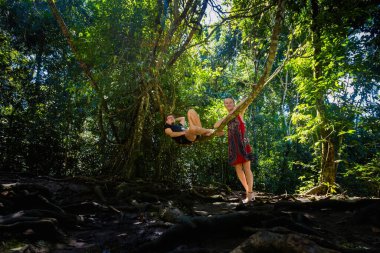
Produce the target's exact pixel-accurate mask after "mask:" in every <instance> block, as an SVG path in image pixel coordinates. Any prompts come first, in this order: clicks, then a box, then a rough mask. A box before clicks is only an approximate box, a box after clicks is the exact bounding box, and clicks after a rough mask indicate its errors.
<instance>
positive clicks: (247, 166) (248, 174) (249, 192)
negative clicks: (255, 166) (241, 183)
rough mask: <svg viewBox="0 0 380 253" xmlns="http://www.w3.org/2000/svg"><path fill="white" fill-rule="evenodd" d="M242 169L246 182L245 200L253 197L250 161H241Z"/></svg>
mask: <svg viewBox="0 0 380 253" xmlns="http://www.w3.org/2000/svg"><path fill="white" fill-rule="evenodd" d="M243 171H244V175H245V178H246V180H247V181H246V182H247V186H248V188H247V198H246V199H245V200H246V201H247V202H248V201H251V200H252V199H254V196H253V173H252V170H251V161H246V162H245V163H243Z"/></svg>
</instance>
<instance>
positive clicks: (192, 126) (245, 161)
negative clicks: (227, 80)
mask: <svg viewBox="0 0 380 253" xmlns="http://www.w3.org/2000/svg"><path fill="white" fill-rule="evenodd" d="M243 101H244V100H243ZM243 101H242V102H243ZM242 102H241V103H242ZM239 105H240V104H238V105H235V101H234V99H233V98H226V99H224V107H225V108H226V109H227V111H228V113H229V114H231V113H233V112H234V111H235V109H236V108H237V107H238V106H239ZM245 109H246V108H244V110H243V112H241V113H240V114H239V115H238V116H237V117H236V118H234V119H233V120H231V121H230V122H229V123H228V162H229V164H230V165H231V166H233V167H234V168H235V170H236V174H237V177H238V178H239V180H240V182H241V184H242V185H243V187H244V189H245V191H246V198H245V199H244V200H243V203H248V202H250V201H252V200H254V196H253V174H252V171H251V160H252V148H251V146H250V145H249V143H248V139H247V137H246V131H245V124H244V121H243V115H244V112H245ZM187 117H188V121H189V128H188V129H185V128H184V125H185V117H179V118H175V117H174V115H172V114H170V115H168V116H167V117H166V121H165V126H164V128H165V134H166V135H168V136H170V137H171V138H173V140H175V141H176V142H177V143H179V144H191V143H192V142H194V141H196V140H197V138H198V137H199V136H202V135H204V136H209V135H211V134H212V133H213V132H214V131H215V130H214V129H206V128H203V127H202V124H201V121H200V119H199V116H198V114H197V113H196V112H195V110H193V109H190V110H189V111H188V113H187ZM223 120H224V118H222V119H221V120H219V121H218V122H216V123H215V124H214V128H218V127H219V126H220V124H221V123H222V121H223ZM176 121H178V122H179V123H178V124H176V123H175V122H176ZM223 134H224V132H223V131H222V132H218V133H217V135H219V136H220V135H223Z"/></svg>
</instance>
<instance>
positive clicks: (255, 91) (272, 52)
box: [210, 0, 285, 137]
mask: <svg viewBox="0 0 380 253" xmlns="http://www.w3.org/2000/svg"><path fill="white" fill-rule="evenodd" d="M284 12H285V0H279V1H278V7H277V13H276V20H275V25H274V27H273V32H272V36H271V43H270V46H269V55H268V59H267V62H266V64H265V67H264V72H263V74H262V75H261V77H260V80H259V81H258V83H257V85H252V91H251V93H250V94H249V95H248V97H246V98H245V99H244V101H243V102H242V103H241V105H240V106H239V107H238V108H237V109H236V110H235V111H234V112H233V113H231V114H229V115H227V117H226V118H225V119H224V120H223V121H222V123H221V124H220V126H219V127H218V128H217V129H216V131H215V133H214V134H213V135H211V136H210V137H212V136H215V134H216V132H218V131H220V130H222V129H223V128H224V127H225V126H226V125H227V124H228V122H230V121H231V120H232V119H234V118H235V117H236V116H237V115H238V114H239V113H241V112H243V111H244V110H245V109H246V108H247V107H248V106H249V105H250V104H251V103H252V102H253V101H254V100H255V99H256V97H257V96H258V95H259V94H260V92H261V91H262V90H263V88H264V87H265V85H266V84H268V83H269V82H270V81H271V80H272V79H273V78H274V77H275V76H276V75H277V74H278V73H279V72H280V70H281V69H282V67H283V65H284V63H285V61H284V62H283V63H282V64H281V66H280V67H278V68H277V69H276V70H275V71H274V72H273V74H272V75H271V76H269V73H270V71H271V70H272V66H273V62H274V58H275V56H276V52H277V47H278V40H279V37H280V30H281V24H282V20H283V15H284Z"/></svg>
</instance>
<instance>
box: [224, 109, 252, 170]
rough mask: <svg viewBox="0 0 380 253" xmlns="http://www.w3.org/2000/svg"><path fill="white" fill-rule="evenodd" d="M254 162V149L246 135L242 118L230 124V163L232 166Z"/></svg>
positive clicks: (239, 117)
mask: <svg viewBox="0 0 380 253" xmlns="http://www.w3.org/2000/svg"><path fill="white" fill-rule="evenodd" d="M251 160H252V148H251V146H250V145H249V140H248V138H247V137H246V134H245V124H244V121H243V120H242V118H241V116H240V115H238V116H237V117H236V118H234V119H233V120H231V121H230V122H229V123H228V163H229V164H230V165H231V166H234V165H236V164H240V163H244V162H246V161H251Z"/></svg>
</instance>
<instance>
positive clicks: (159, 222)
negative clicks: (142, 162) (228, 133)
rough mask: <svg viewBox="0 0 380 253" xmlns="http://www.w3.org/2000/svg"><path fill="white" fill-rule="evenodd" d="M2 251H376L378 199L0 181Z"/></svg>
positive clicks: (86, 181) (379, 247)
mask: <svg viewBox="0 0 380 253" xmlns="http://www.w3.org/2000/svg"><path fill="white" fill-rule="evenodd" d="M0 183H1V186H0V193H1V194H0V242H1V243H0V252H57V253H58V252H59V253H64V252H75V253H76V252H78V253H79V252H101V253H114V252H132V253H133V252H144V253H147V252H235V253H236V252H380V215H379V214H380V200H379V199H369V198H366V199H365V198H355V197H348V196H343V195H337V196H302V195H281V196H276V195H271V194H268V193H262V192H256V193H255V201H253V202H252V203H250V204H248V205H243V204H242V203H241V199H242V198H243V197H244V195H243V193H242V192H237V191H232V190H230V189H229V188H228V187H227V186H224V187H214V188H213V187H195V186H194V187H192V188H189V189H182V188H179V187H178V186H176V185H174V184H173V183H170V182H155V183H153V182H145V181H141V180H135V181H130V182H122V181H116V180H99V179H98V180H94V179H90V178H70V179H54V178H48V177H39V178H31V177H26V176H24V177H23V176H19V175H7V176H2V177H1V179H0Z"/></svg>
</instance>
